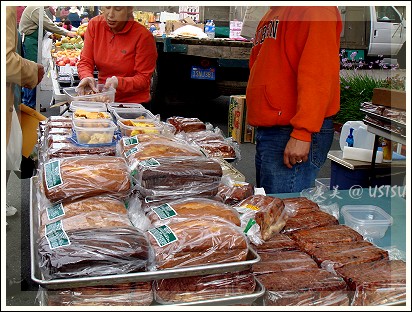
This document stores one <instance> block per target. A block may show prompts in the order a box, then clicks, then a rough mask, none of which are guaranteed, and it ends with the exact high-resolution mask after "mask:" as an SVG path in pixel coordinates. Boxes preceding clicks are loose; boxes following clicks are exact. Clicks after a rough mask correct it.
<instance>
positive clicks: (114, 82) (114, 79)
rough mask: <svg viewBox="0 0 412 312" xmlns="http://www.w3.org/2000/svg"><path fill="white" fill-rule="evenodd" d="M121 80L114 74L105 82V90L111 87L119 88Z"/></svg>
mask: <svg viewBox="0 0 412 312" xmlns="http://www.w3.org/2000/svg"><path fill="white" fill-rule="evenodd" d="M118 84H119V81H118V80H117V77H116V76H112V77H109V78H107V79H106V83H105V84H104V87H103V90H108V89H109V88H110V87H112V88H113V89H116V88H117V85H118Z"/></svg>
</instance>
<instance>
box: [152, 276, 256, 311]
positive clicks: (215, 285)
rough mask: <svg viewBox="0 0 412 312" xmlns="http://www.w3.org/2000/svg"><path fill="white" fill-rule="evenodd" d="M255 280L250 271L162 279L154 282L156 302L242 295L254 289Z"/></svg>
mask: <svg viewBox="0 0 412 312" xmlns="http://www.w3.org/2000/svg"><path fill="white" fill-rule="evenodd" d="M255 287H256V280H255V278H254V276H253V274H252V273H251V272H250V271H241V272H228V273H223V274H210V275H202V276H186V277H180V278H170V279H162V280H157V281H155V282H154V296H155V300H156V301H157V302H158V303H162V304H176V303H180V302H193V303H195V302H196V301H201V300H210V299H215V298H222V297H228V296H244V295H247V294H251V293H253V292H254V291H255Z"/></svg>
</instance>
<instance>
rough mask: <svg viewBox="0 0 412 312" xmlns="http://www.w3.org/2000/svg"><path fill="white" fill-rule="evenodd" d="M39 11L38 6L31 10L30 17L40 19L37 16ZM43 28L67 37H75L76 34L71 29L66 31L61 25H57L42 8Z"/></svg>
mask: <svg viewBox="0 0 412 312" xmlns="http://www.w3.org/2000/svg"><path fill="white" fill-rule="evenodd" d="M39 11H40V8H39V9H37V10H34V11H33V14H32V18H33V20H35V21H39V20H40V16H39ZM43 29H45V30H47V31H50V32H51V33H56V34H59V35H63V36H69V37H75V36H76V34H75V33H74V32H72V31H68V30H67V29H64V28H62V27H59V26H57V25H56V24H55V23H54V22H53V21H52V20H51V19H50V18H49V17H48V16H47V14H46V12H45V11H44V10H43Z"/></svg>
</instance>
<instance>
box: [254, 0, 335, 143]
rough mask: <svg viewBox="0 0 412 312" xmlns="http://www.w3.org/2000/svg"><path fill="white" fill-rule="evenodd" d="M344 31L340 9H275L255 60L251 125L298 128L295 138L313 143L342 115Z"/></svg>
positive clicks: (263, 26) (264, 23)
mask: <svg viewBox="0 0 412 312" xmlns="http://www.w3.org/2000/svg"><path fill="white" fill-rule="evenodd" d="M341 30H342V21H341V17H340V14H339V11H338V9H337V7H316V6H313V7H303V6H297V7H271V8H270V10H269V11H268V12H267V13H266V14H265V16H264V17H263V18H262V20H261V21H260V23H259V25H258V27H257V30H256V35H255V38H254V46H253V48H252V51H251V56H250V62H249V67H250V76H249V81H248V86H247V91H246V104H247V118H248V122H249V124H251V125H253V126H263V127H270V126H276V125H292V126H293V131H292V134H291V136H292V137H294V138H296V139H298V140H302V141H307V142H309V141H311V134H312V133H314V132H318V131H319V130H320V128H321V126H322V123H323V120H324V118H325V117H329V116H332V115H334V114H336V113H337V112H338V111H339V107H340V104H339V102H340V85H339V68H340V59H339V47H340V33H341Z"/></svg>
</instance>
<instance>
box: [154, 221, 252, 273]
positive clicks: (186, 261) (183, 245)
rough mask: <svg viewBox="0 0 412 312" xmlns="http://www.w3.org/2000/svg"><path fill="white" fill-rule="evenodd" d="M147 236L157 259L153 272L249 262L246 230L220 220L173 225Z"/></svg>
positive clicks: (160, 227) (156, 230) (165, 226)
mask: <svg viewBox="0 0 412 312" xmlns="http://www.w3.org/2000/svg"><path fill="white" fill-rule="evenodd" d="M146 233H147V236H148V238H149V242H150V245H151V247H152V248H153V251H154V259H155V260H154V264H153V266H151V267H150V268H149V270H156V269H157V270H163V269H170V268H181V267H190V266H201V265H208V264H218V263H229V262H236V261H245V260H246V259H247V254H248V248H249V243H248V241H247V238H246V236H245V234H244V233H243V232H242V229H241V228H240V227H238V226H235V225H234V224H232V223H230V222H228V221H226V220H223V219H220V218H217V217H215V218H212V217H203V218H198V219H187V220H184V221H177V222H170V223H168V224H166V225H161V226H159V227H153V228H150V229H149V230H148V231H147V232H146Z"/></svg>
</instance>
